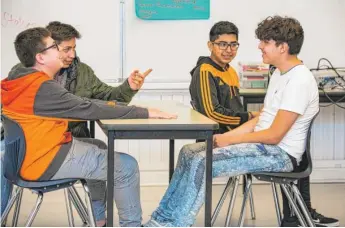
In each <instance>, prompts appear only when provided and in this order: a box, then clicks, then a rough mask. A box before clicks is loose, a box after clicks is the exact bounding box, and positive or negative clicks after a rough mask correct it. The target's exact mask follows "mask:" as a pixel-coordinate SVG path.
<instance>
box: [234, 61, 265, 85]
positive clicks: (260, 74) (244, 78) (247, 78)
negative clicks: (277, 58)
mask: <svg viewBox="0 0 345 228" xmlns="http://www.w3.org/2000/svg"><path fill="white" fill-rule="evenodd" d="M268 74H269V65H268V64H263V63H239V75H240V80H241V87H242V88H246V89H258V88H260V89H263V88H267V86H268V80H269V78H268Z"/></svg>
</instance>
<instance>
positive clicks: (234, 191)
mask: <svg viewBox="0 0 345 228" xmlns="http://www.w3.org/2000/svg"><path fill="white" fill-rule="evenodd" d="M239 181H240V176H236V177H234V187H233V189H232V193H231V196H230V203H229V207H228V212H227V215H226V220H225V227H228V226H229V225H230V221H231V216H232V211H233V209H234V205H235V200H236V195H237V189H238V183H239Z"/></svg>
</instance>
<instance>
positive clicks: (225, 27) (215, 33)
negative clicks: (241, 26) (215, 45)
mask: <svg viewBox="0 0 345 228" xmlns="http://www.w3.org/2000/svg"><path fill="white" fill-rule="evenodd" d="M223 34H234V35H236V38H237V39H238V28H237V26H236V25H235V24H234V23H231V22H229V21H219V22H217V23H216V24H214V25H213V26H212V28H211V30H210V41H212V42H213V41H215V40H216V39H217V38H218V37H219V36H220V35H223Z"/></svg>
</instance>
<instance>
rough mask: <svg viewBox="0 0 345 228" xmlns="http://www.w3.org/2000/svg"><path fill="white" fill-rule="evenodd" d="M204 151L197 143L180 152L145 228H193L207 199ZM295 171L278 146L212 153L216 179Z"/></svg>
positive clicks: (249, 146)
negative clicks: (162, 227)
mask: <svg viewBox="0 0 345 228" xmlns="http://www.w3.org/2000/svg"><path fill="white" fill-rule="evenodd" d="M205 148H206V144H205V143H195V144H190V145H186V146H184V147H183V148H182V149H181V152H180V154H179V158H178V162H177V167H176V169H175V172H174V175H173V177H172V179H171V182H170V185H169V187H168V189H167V191H166V193H165V195H164V197H163V199H162V200H161V202H160V204H159V207H158V208H157V209H156V210H155V211H154V212H153V213H152V216H151V219H150V220H149V221H148V222H147V223H146V224H145V226H149V227H153V226H174V227H177V226H183V227H188V226H191V225H193V223H194V221H195V218H196V215H197V214H198V212H199V210H200V208H201V206H202V205H203V203H204V198H205V157H206V153H205ZM292 170H293V165H292V162H291V160H290V158H289V156H288V154H287V153H286V152H285V151H283V150H282V149H280V148H279V147H278V146H274V145H264V144H255V143H251V144H238V145H231V146H227V147H224V148H217V149H214V150H213V172H212V174H213V177H220V176H238V175H242V174H246V173H255V172H262V171H268V172H290V171H292Z"/></svg>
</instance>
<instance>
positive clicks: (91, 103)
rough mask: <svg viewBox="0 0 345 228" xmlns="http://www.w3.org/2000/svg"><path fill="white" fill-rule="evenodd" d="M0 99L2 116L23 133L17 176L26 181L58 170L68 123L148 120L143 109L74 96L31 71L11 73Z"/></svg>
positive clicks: (69, 137)
mask: <svg viewBox="0 0 345 228" xmlns="http://www.w3.org/2000/svg"><path fill="white" fill-rule="evenodd" d="M1 95H2V97H1V102H2V113H3V114H5V115H6V116H7V117H9V118H11V119H12V120H14V121H16V122H17V123H18V124H19V125H20V126H21V128H22V130H23V132H24V138H25V143H26V152H25V158H24V161H23V163H22V167H21V171H20V175H21V177H22V178H24V179H26V180H48V179H50V178H51V177H52V176H53V175H54V174H55V173H56V171H57V170H58V169H59V168H60V166H61V164H62V162H63V161H64V159H65V157H66V155H67V153H68V152H69V150H70V147H71V143H72V140H73V138H72V135H71V133H70V132H68V131H67V128H68V121H70V120H74V121H75V120H97V119H115V118H148V111H147V109H144V108H139V107H135V106H121V105H117V104H116V103H115V102H107V101H100V100H89V99H85V98H80V97H78V96H75V95H73V94H71V93H70V92H68V91H67V90H66V89H64V88H62V87H61V86H60V85H59V84H57V83H56V82H55V81H54V80H52V79H51V78H50V77H49V76H48V75H46V74H45V73H43V72H39V71H36V70H35V69H33V68H17V69H15V70H13V71H11V72H10V74H9V76H8V78H5V79H4V80H2V81H1Z"/></svg>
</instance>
